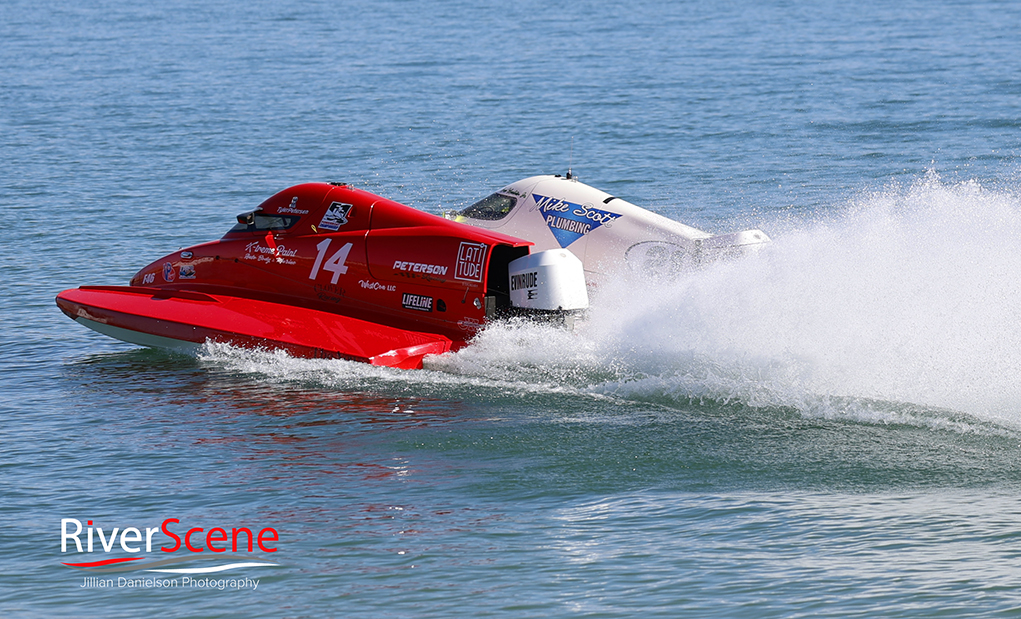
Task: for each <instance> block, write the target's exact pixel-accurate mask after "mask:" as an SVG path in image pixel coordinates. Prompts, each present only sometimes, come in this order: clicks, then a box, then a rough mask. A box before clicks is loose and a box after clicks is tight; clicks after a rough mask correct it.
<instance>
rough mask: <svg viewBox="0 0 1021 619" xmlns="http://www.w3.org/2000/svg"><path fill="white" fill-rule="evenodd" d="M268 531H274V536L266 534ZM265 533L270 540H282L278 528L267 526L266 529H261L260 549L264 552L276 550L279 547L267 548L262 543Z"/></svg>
mask: <svg viewBox="0 0 1021 619" xmlns="http://www.w3.org/2000/svg"><path fill="white" fill-rule="evenodd" d="M266 531H269V532H270V533H272V534H273V537H270V536H269V535H266ZM263 535H265V536H266V539H267V540H268V541H271V542H278V541H280V536H279V535H278V534H277V530H276V529H274V528H273V527H266V528H265V529H263V530H261V531H259V550H262V551H263V552H276V551H277V549H276V548H275V547H274V548H266V547H265V546H263V545H262V536H263ZM249 549H251V548H249Z"/></svg>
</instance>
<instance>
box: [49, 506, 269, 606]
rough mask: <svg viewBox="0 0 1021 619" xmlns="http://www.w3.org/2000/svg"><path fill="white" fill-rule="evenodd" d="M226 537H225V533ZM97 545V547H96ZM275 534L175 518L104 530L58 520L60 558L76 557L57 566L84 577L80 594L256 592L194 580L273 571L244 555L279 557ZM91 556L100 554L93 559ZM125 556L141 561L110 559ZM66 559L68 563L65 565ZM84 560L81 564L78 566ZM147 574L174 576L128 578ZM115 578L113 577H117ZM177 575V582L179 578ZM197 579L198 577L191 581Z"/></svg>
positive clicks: (232, 581) (244, 581) (250, 584)
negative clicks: (134, 590)
mask: <svg viewBox="0 0 1021 619" xmlns="http://www.w3.org/2000/svg"><path fill="white" fill-rule="evenodd" d="M228 531H229V532H228ZM97 541H98V544H97V543H96V542H97ZM279 541H280V534H279V532H278V531H277V530H276V529H275V528H273V527H263V528H262V529H258V528H256V527H248V526H227V525H224V526H214V527H212V528H210V529H209V530H208V531H207V530H206V529H205V528H204V527H195V526H182V525H181V521H180V520H179V519H178V518H167V519H165V520H164V521H163V522H162V523H160V526H158V527H124V528H123V529H122V528H121V527H113V529H112V530H109V531H107V530H104V528H103V527H101V526H95V527H94V526H93V524H92V521H91V520H88V521H87V526H83V525H82V522H81V520H78V519H77V518H62V519H61V520H60V552H61V553H68V552H72V553H77V555H78V556H75V557H73V558H72V557H62V559H65V560H62V561H61V564H62V565H64V566H66V567H67V568H69V569H72V570H76V571H79V572H84V575H83V581H82V584H81V585H79V587H80V588H83V589H102V588H160V589H162V588H168V589H169V588H215V589H220V590H223V589H228V588H229V589H252V590H254V589H256V588H257V587H258V586H259V580H258V579H251V578H247V577H245V578H239V577H236V576H231V577H227V578H223V579H210V578H208V577H201V578H199V577H197V576H198V575H199V574H202V575H206V574H218V573H221V572H230V571H233V570H238V569H242V568H254V567H271V566H278V565H280V564H279V563H277V562H276V561H273V560H270V559H265V558H262V557H259V556H254V555H252V554H248V553H254V552H264V553H273V552H277V551H278V550H279V549H278V548H277V544H278V542H279ZM92 553H98V557H97V556H96V555H93V556H85V557H82V556H81V555H92ZM113 553H127V554H129V555H139V556H119V557H118V556H112V554H113ZM67 559H69V560H67ZM82 559H84V560H82ZM129 572H148V573H154V574H173V575H175V576H151V575H145V574H130V573H129ZM115 575H116V576H115ZM178 575H180V576H178ZM193 576H196V577H193Z"/></svg>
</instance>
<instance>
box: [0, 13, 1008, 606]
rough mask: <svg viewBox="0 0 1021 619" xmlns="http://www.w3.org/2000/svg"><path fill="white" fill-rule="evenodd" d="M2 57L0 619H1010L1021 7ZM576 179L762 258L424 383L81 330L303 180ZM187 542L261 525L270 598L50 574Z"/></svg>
mask: <svg viewBox="0 0 1021 619" xmlns="http://www.w3.org/2000/svg"><path fill="white" fill-rule="evenodd" d="M0 24H2V27H0V33H2V35H3V36H2V37H0V41H2V42H0V136H2V139H0V154H2V159H0V161H2V163H3V167H2V169H0V188H2V190H3V192H2V195H3V198H0V213H2V215H3V219H4V221H5V223H6V224H7V225H6V240H5V242H4V251H3V252H0V261H2V263H0V266H2V270H3V273H4V275H3V283H4V286H3V292H2V294H0V321H2V324H3V331H2V336H0V353H2V355H0V368H2V373H0V385H2V389H3V396H4V397H3V398H2V400H0V412H2V413H3V419H4V423H3V424H2V425H0V440H2V445H3V450H2V455H0V471H2V477H0V496H2V497H3V501H2V502H0V515H2V517H3V520H4V523H5V526H4V527H3V528H2V529H0V543H2V548H3V551H4V557H5V560H4V568H5V569H4V578H3V587H0V614H3V615H4V616H17V617H80V616H90V615H95V616H105V617H135V616H139V615H142V614H150V613H154V612H155V613H159V614H160V615H161V616H182V617H185V616H187V617H195V616H201V617H221V616H246V617H322V616H343V617H380V616H382V617H390V616H392V617H451V616H464V617H468V616H471V617H475V616H490V617H495V616H500V617H568V616H570V617H575V616H591V617H632V616H662V617H680V616H690V617H706V616H718V617H755V618H759V617H818V616H834V617H836V616H840V617H843V616H869V617H872V616H885V617H931V616H949V617H953V616H1015V615H1021V598H1019V596H1018V594H1017V591H1018V589H1019V586H1021V533H1019V521H1021V500H1019V499H1018V498H1017V497H1018V491H1019V489H1021V468H1019V467H1021V380H1019V379H1018V375H1019V370H1021V335H1019V334H1018V330H1017V327H1016V325H1017V324H1018V321H1019V318H1021V304H1019V301H1018V299H1019V298H1021V278H1019V274H1021V258H1019V253H1018V251H1017V247H1016V244H1017V239H1018V238H1021V185H1019V179H1021V159H1019V157H1021V81H1019V79H1018V76H1019V75H1021V40H1019V39H1018V37H1017V31H1018V27H1019V25H1021V7H1018V6H1016V5H1014V4H1011V3H997V2H986V3H978V2H972V3H963V2H962V3H953V2H944V3H932V2H928V3H922V2H906V3H901V4H900V5H899V6H896V7H891V6H888V5H887V3H880V2H863V3H857V4H849V3H837V2H822V3H817V2H816V3H808V2H766V3H740V2H733V3H694V2H662V1H650V2H641V1H640V2H633V3H628V4H627V5H621V6H608V5H607V3H596V2H583V3H574V4H570V5H563V6H548V5H546V4H542V3H518V4H515V5H513V6H507V5H506V4H505V3H483V4H479V3H462V2H456V1H451V2H439V3H430V4H419V3H411V2H377V3H362V2H351V3H330V2H325V1H323V2H304V3H297V2H272V3H271V2H251V3H247V4H245V6H244V7H241V6H240V5H239V6H235V5H234V4H232V3H225V2H208V1H204V2H188V1H186V0H171V1H170V2H164V3H157V4H153V5H151V6H138V5H136V4H134V3H128V2H123V1H120V0H106V1H103V2H93V3H86V4H84V5H83V4H81V3H71V2H66V1H63V0H51V1H47V0H41V1H36V2H26V1H21V0H13V1H11V2H7V3H4V4H3V5H2V6H0ZM568 167H571V168H572V169H573V171H574V172H575V173H577V174H578V175H579V176H580V177H581V179H582V180H583V181H585V182H587V183H589V184H592V185H594V186H596V187H599V188H601V189H604V190H606V191H609V192H610V193H612V194H614V195H618V196H621V197H624V198H626V199H628V200H629V201H632V202H634V203H636V204H639V205H643V206H646V207H647V208H650V209H652V210H655V211H657V212H660V213H662V214H665V215H667V216H670V217H672V218H675V219H678V220H680V221H683V222H685V223H688V224H691V225H694V226H697V227H700V228H703V229H707V230H710V231H714V232H730V231H735V230H740V229H744V228H748V227H756V228H761V229H763V230H765V231H766V232H767V233H768V234H769V235H770V236H771V237H772V238H773V240H774V242H773V244H772V245H771V247H769V248H768V250H767V251H765V252H762V253H760V254H759V255H756V256H753V257H749V258H747V259H743V260H739V261H735V262H730V263H726V264H719V265H714V266H712V267H708V268H706V269H703V270H701V271H699V272H697V273H693V274H691V275H690V276H688V277H685V278H683V279H681V280H679V281H677V282H673V283H670V284H664V283H662V282H640V281H639V282H634V281H632V282H621V283H620V286H619V288H615V287H610V288H609V289H607V290H605V291H604V292H603V294H602V295H601V296H600V298H599V299H598V302H597V304H596V306H595V307H593V308H592V311H591V312H590V316H589V319H588V321H587V322H586V323H585V324H583V325H581V326H579V328H578V329H577V330H576V331H575V332H573V333H568V332H562V331H557V330H550V329H548V328H546V327H542V326H536V325H528V324H504V325H498V326H496V327H494V328H492V329H490V330H488V331H487V332H485V333H484V334H483V335H482V336H481V337H480V338H479V340H478V341H477V342H476V344H475V345H474V346H472V347H470V348H468V349H466V350H464V351H462V352H460V353H458V354H456V355H452V356H448V357H443V358H436V359H432V360H431V361H430V362H429V364H428V367H427V369H426V370H423V371H416V372H405V371H396V370H388V369H380V368H371V367H368V366H364V365H359V364H353V363H347V362H343V361H321V360H319V361H312V360H299V359H292V358H288V357H286V356H283V355H278V354H272V353H257V352H252V351H242V350H234V349H230V348H224V347H216V346H210V347H207V348H206V349H205V350H204V351H203V352H202V354H201V355H199V356H198V357H197V358H192V357H182V356H174V355H170V354H166V353H161V352H158V351H151V350H144V349H139V348H135V347H132V346H129V345H126V344H122V343H119V342H116V341H114V340H110V339H106V338H103V337H101V336H99V335H97V334H94V333H92V332H90V331H87V330H86V329H83V328H81V327H80V326H78V325H75V324H74V323H72V322H71V321H69V320H67V318H65V317H64V316H63V315H62V314H61V313H60V312H59V311H58V310H57V308H56V307H55V305H54V303H53V297H54V295H55V294H56V293H58V292H60V291H61V290H63V289H65V288H70V287H74V286H78V285H80V284H123V283H125V282H126V281H127V280H128V278H129V277H130V276H131V275H132V274H133V273H134V272H135V271H136V270H137V269H138V268H139V267H140V266H142V265H144V264H147V263H148V262H149V261H151V260H152V259H154V258H156V257H158V256H160V255H164V254H165V253H168V252H170V251H173V250H174V249H177V248H178V247H182V246H186V245H191V244H195V243H198V242H202V241H206V240H211V239H214V238H218V237H219V236H220V235H221V234H223V232H225V231H226V230H227V229H228V228H229V227H230V226H231V224H232V223H233V218H234V215H235V214H236V213H239V212H242V211H245V210H249V209H250V208H251V207H252V206H253V205H255V204H258V203H259V202H260V201H261V200H263V199H264V198H265V197H267V196H269V195H272V194H273V193H275V192H277V191H279V190H280V189H282V188H284V187H287V186H289V185H292V184H296V183H299V182H304V181H310V180H343V181H347V182H350V183H353V184H355V185H357V186H360V187H362V188H365V189H368V190H370V191H373V192H376V193H379V194H382V195H384V196H387V197H391V198H394V199H397V200H400V201H403V202H405V203H408V204H411V205H413V206H416V207H418V208H421V209H424V210H428V211H432V212H437V211H439V210H441V209H446V208H456V207H461V206H464V205H466V204H468V203H470V202H472V201H474V200H475V199H477V198H479V197H481V196H484V195H487V194H488V193H491V192H492V191H493V190H495V189H497V188H499V187H501V186H503V185H506V184H508V183H510V182H513V181H515V180H518V179H520V178H523V177H526V176H531V175H534V174H540V173H563V172H565V171H566V170H567V168H568ZM168 518H176V519H178V520H179V521H180V524H179V525H178V526H177V528H175V529H174V531H176V532H178V533H179V534H183V533H184V531H185V530H186V529H187V528H190V527H197V528H203V529H204V530H208V529H211V528H215V527H222V528H226V529H227V530H229V529H230V528H232V527H240V526H247V527H252V528H255V529H257V530H258V529H262V528H263V527H272V528H274V529H275V530H276V531H277V532H278V534H279V541H278V542H277V543H276V548H277V550H276V551H275V552H253V553H252V556H253V557H256V558H259V559H267V560H270V561H272V562H274V563H276V564H277V565H275V566H271V567H266V566H258V567H241V568H235V569H233V570H231V571H229V572H223V573H219V574H210V575H209V578H210V579H213V580H214V582H215V580H217V579H220V580H222V579H225V578H228V577H229V578H234V579H246V578H247V579H252V580H256V579H257V580H258V581H259V584H258V586H257V587H255V588H254V589H253V588H252V587H250V586H246V587H243V588H241V589H236V588H235V589H232V588H230V587H228V588H226V589H224V590H220V589H218V588H216V586H215V585H214V586H212V587H210V586H178V587H173V588H156V587H120V586H114V587H110V588H99V587H82V586H81V585H83V578H84V577H85V576H86V575H88V574H83V572H81V571H75V570H73V569H71V568H69V567H67V566H65V565H62V564H63V563H66V562H74V561H89V560H98V559H105V558H107V557H118V558H123V557H130V556H132V555H131V553H128V552H126V551H123V550H121V549H117V548H115V549H114V550H113V551H112V552H110V553H102V552H94V553H92V554H87V553H81V554H79V553H76V552H73V551H72V552H62V551H61V531H62V528H61V527H62V524H61V521H62V519H77V520H78V521H80V522H82V523H83V524H84V523H85V522H86V521H88V520H92V521H94V522H95V524H96V526H97V527H103V528H104V529H105V531H106V532H107V533H109V532H110V530H111V529H112V528H113V527H119V528H121V529H123V528H126V527H136V528H139V529H143V530H144V529H145V528H147V527H158V526H160V523H162V522H164V521H165V520H166V519H168ZM82 539H84V536H83V538H82ZM163 539H164V540H165V539H166V538H163ZM193 539H194V538H193ZM99 543H100V542H99V540H98V538H97V540H96V545H97V549H98V546H99ZM72 550H73V549H72ZM242 550H243V549H242ZM142 554H146V559H152V558H157V559H158V558H161V557H162V553H160V552H159V551H156V552H155V554H148V553H142ZM241 554H244V553H243V552H242V553H241ZM245 556H247V555H245ZM131 574H132V577H140V576H141V574H140V573H137V572H132V573H131ZM115 576H116V575H115ZM150 577H151V574H150ZM162 578H166V579H173V580H176V581H178V582H182V581H183V578H184V577H183V576H181V575H180V574H164V575H163V576H162Z"/></svg>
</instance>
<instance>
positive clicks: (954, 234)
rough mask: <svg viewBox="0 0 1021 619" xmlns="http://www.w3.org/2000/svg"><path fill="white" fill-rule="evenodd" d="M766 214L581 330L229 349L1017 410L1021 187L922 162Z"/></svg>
mask: <svg viewBox="0 0 1021 619" xmlns="http://www.w3.org/2000/svg"><path fill="white" fill-rule="evenodd" d="M763 227H764V228H767V229H768V230H767V231H768V232H769V233H770V234H771V236H772V237H773V239H774V242H773V243H772V245H771V246H769V247H768V248H766V249H765V250H764V251H762V252H760V253H758V254H757V255H752V256H748V257H745V258H742V259H739V260H733V261H728V262H724V263H717V264H712V265H709V266H707V267H705V268H703V269H701V270H699V271H698V272H695V273H690V274H686V275H684V276H683V277H681V278H679V279H676V280H672V281H635V280H634V279H633V278H631V279H621V280H620V281H618V282H616V284H615V285H613V286H609V287H606V288H604V289H602V290H600V291H599V293H598V296H597V297H596V298H595V299H594V301H593V306H592V308H591V310H590V312H589V316H588V319H587V320H586V321H585V322H584V323H583V324H581V325H580V326H578V328H576V330H575V331H574V332H568V331H564V330H561V329H556V328H553V327H550V326H544V325H536V324H532V323H528V322H509V323H504V324H497V325H493V326H491V327H489V328H488V329H486V330H485V331H484V332H483V333H481V334H480V335H479V336H478V337H477V338H476V341H475V342H474V343H473V344H472V345H471V346H469V347H468V348H466V349H464V350H462V351H460V352H458V353H456V354H451V355H444V356H442V357H434V358H430V359H429V360H427V363H426V367H427V369H428V370H432V371H426V372H420V373H407V372H396V371H392V370H386V369H380V368H370V367H369V366H363V365H360V364H352V363H342V362H324V361H303V360H296V359H290V358H286V356H282V355H269V356H264V357H262V358H258V359H256V358H254V357H253V356H252V355H251V354H250V353H243V354H240V356H236V357H235V358H234V360H233V363H244V364H248V365H249V366H250V367H249V369H251V370H252V371H260V372H264V373H266V374H268V375H277V376H281V377H285V378H288V379H299V380H314V381H315V382H319V383H326V384H328V385H331V386H335V387H343V386H345V385H354V384H358V383H361V384H363V385H364V382H365V381H366V380H368V381H370V382H373V383H379V384H380V386H382V385H383V384H390V385H391V386H392V385H395V384H399V383H404V382H409V381H410V382H412V383H415V384H417V385H419V386H422V385H424V384H429V383H433V384H445V385H470V386H473V387H476V388H477V387H485V388H495V389H498V390H507V389H509V390H511V391H517V392H531V393H535V392H542V393H574V394H585V395H587V396H588V397H594V398H600V397H610V398H613V399H623V400H636V401H643V402H647V403H655V404H661V405H666V406H675V405H679V404H687V403H690V402H692V401H693V400H694V401H705V400H711V401H717V402H724V403H739V404H743V405H746V406H751V407H784V408H793V409H795V410H797V411H798V412H800V413H802V414H804V415H808V416H821V417H828V418H848V419H853V420H859V421H867V422H879V423H912V424H916V423H920V424H923V425H931V426H937V427H945V428H949V429H954V430H958V431H969V430H973V429H974V428H975V426H974V422H978V424H979V425H980V426H983V427H985V426H986V425H987V424H989V423H992V424H994V425H996V426H1009V427H1012V428H1013V427H1016V426H1019V425H1021V379H1019V372H1021V333H1019V331H1018V325H1019V323H1021V320H1019V319H1021V257H1019V250H1018V247H1017V239H1019V238H1021V197H1019V196H1018V195H1017V194H1015V193H1014V192H1013V191H1010V190H1003V189H998V190H989V189H985V188H983V187H982V186H980V185H979V184H978V183H976V182H963V183H957V184H950V183H946V182H944V181H942V180H941V179H940V178H939V177H938V176H936V175H935V174H929V175H927V176H926V177H925V178H923V179H920V180H919V181H918V182H916V183H914V184H913V185H911V186H906V187H898V186H891V187H888V188H886V189H884V190H883V191H878V192H874V193H871V194H868V195H863V196H860V197H859V198H857V199H856V200H853V201H852V202H850V203H849V204H847V205H846V206H845V207H844V208H842V209H839V214H838V215H835V216H831V217H828V218H827V219H826V220H822V221H821V220H819V219H814V220H807V221H806V220H804V219H797V218H796V219H790V220H786V221H778V222H775V223H774V224H773V225H771V226H768V225H764V226H763ZM210 354H211V355H212V357H211V358H220V359H224V358H225V357H224V355H225V354H226V353H224V352H222V351H221V352H219V353H217V352H215V351H213V352H211V353H210ZM235 354H236V353H235ZM228 356H229V355H228ZM253 364H254V365H253ZM962 414H963V415H962ZM985 429H986V431H988V429H989V428H988V427H986V428H985Z"/></svg>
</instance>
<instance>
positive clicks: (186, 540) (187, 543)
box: [184, 527, 203, 552]
mask: <svg viewBox="0 0 1021 619" xmlns="http://www.w3.org/2000/svg"><path fill="white" fill-rule="evenodd" d="M195 531H198V532H199V533H201V532H202V529H200V528H198V527H195V528H194V529H188V533H186V534H185V536H184V545H185V546H187V548H188V550H190V551H192V552H202V550H203V548H202V547H199V548H192V547H191V534H192V533H194V532H195Z"/></svg>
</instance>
